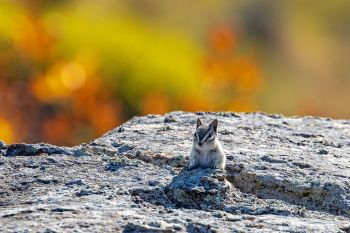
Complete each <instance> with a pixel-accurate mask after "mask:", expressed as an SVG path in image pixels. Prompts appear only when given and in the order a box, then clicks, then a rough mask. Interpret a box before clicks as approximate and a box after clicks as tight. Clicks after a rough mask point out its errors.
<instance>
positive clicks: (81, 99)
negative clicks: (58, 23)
mask: <svg viewBox="0 0 350 233" xmlns="http://www.w3.org/2000/svg"><path fill="white" fill-rule="evenodd" d="M28 9H29V10H28V12H27V13H26V15H25V16H24V17H23V18H22V21H20V25H19V26H18V28H17V29H16V30H15V33H14V34H13V43H11V44H12V45H13V48H9V50H11V49H12V53H14V54H19V55H24V58H25V59H24V63H25V65H27V64H29V66H28V68H26V70H25V71H24V72H23V73H24V75H22V76H20V75H18V73H16V71H15V69H16V66H12V65H13V64H19V66H21V65H22V64H21V63H18V61H17V59H18V56H16V55H11V52H6V51H0V68H4V69H1V70H0V77H5V79H4V80H3V81H1V80H0V100H1V101H2V102H1V108H0V129H1V130H0V139H2V140H5V141H6V142H7V143H10V142H18V141H24V142H38V141H45V142H48V143H53V144H61V145H74V144H79V143H81V142H82V141H86V140H89V139H91V138H94V137H97V136H98V135H101V134H102V133H104V132H106V131H107V130H109V129H111V128H113V127H115V126H117V124H119V123H120V122H122V121H124V120H126V119H127V118H129V117H131V115H130V114H131V113H132V114H135V113H136V114H148V113H159V114H161V113H165V112H168V111H171V110H181V109H183V110H188V111H198V110H204V111H225V110H236V111H249V110H254V109H255V98H254V94H256V93H257V92H258V91H259V90H260V89H261V86H262V80H261V74H260V68H259V65H258V63H257V62H256V61H255V59H254V56H253V55H249V54H248V55H246V54H245V55H238V54H236V47H237V46H238V36H237V35H236V34H235V32H234V31H233V29H232V28H230V27H229V26H220V27H217V28H215V29H214V30H212V32H211V33H210V34H209V35H208V42H209V44H208V47H209V49H208V54H207V56H206V57H205V59H204V60H205V62H204V63H203V77H202V79H201V80H200V83H198V87H197V89H195V90H193V91H192V92H189V91H188V90H187V92H186V93H176V94H174V90H172V91H169V90H167V89H164V87H163V88H162V89H161V90H157V89H155V90H153V91H151V92H150V91H149V90H147V92H146V93H147V94H142V95H143V98H142V99H141V100H137V99H136V101H139V102H138V105H134V106H138V107H130V106H128V105H127V104H126V101H125V100H124V99H122V98H123V97H122V95H120V93H118V92H117V91H116V90H118V89H116V88H115V87H114V89H112V87H111V86H110V85H107V84H106V82H105V81H106V80H107V79H106V77H105V76H104V75H103V73H102V72H101V71H100V70H99V65H98V64H97V63H96V62H94V59H90V60H89V59H86V58H85V59H82V56H81V55H80V54H76V57H75V58H65V57H63V56H62V55H59V54H57V53H55V47H56V43H57V41H56V39H55V38H54V36H52V35H51V34H50V30H48V29H47V28H46V26H45V24H44V23H43V21H42V18H41V17H40V16H39V15H36V14H35V13H34V12H35V11H32V9H31V8H30V7H29V8H28ZM1 58H3V59H1ZM161 59H162V58H161ZM32 64H35V65H36V66H35V65H33V66H31V65H32ZM8 74H11V75H12V76H10V75H8ZM195 78H196V77H194V79H195ZM118 81H119V80H118ZM182 81H183V82H186V81H187V80H182ZM113 82H114V84H115V82H116V81H115V80H113ZM184 85H186V83H185V84H184ZM176 91H178V92H181V90H176ZM170 92H171V93H172V94H170ZM142 95H141V96H142ZM125 107H127V111H126V109H124V108H125ZM130 108H131V109H130Z"/></svg>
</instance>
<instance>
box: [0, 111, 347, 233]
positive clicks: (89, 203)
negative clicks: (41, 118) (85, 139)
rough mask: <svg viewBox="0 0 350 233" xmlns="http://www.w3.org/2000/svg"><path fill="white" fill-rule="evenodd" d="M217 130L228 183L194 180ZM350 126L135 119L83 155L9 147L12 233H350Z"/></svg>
mask: <svg viewBox="0 0 350 233" xmlns="http://www.w3.org/2000/svg"><path fill="white" fill-rule="evenodd" d="M198 116H200V117H201V118H203V119H208V121H209V119H213V118H218V120H219V127H218V129H219V137H220V140H221V141H222V144H223V148H224V150H225V152H226V154H227V158H228V159H227V166H226V170H225V171H220V170H212V169H194V170H187V166H188V154H189V151H190V148H191V143H192V135H193V131H194V129H195V121H196V118H197V117H198ZM349 171H350V121H349V120H332V119H325V118H316V117H305V118H297V117H292V118H287V117H283V116H281V115H269V114H265V113H242V114H237V113H229V112H225V113H209V112H198V113H184V112H172V113H169V114H166V115H165V116H161V115H148V116H145V117H134V118H133V119H131V120H130V121H128V122H126V123H124V124H123V125H121V126H120V127H118V128H115V129H113V130H111V131H109V132H107V133H106V134H105V135H103V136H102V137H100V138H98V139H96V140H93V141H91V142H89V143H85V144H82V145H80V146H76V147H58V146H54V145H49V144H44V143H40V144H12V145H5V144H4V143H2V142H0V208H1V211H0V227H1V231H3V232H29V231H33V232H37V231H39V232H67V231H68V232H73V231H76V232H239V231H243V232H246V231H252V232H255V231H261V232H269V231H270V232H349V229H350V228H349V222H350V174H349Z"/></svg>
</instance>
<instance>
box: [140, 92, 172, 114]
mask: <svg viewBox="0 0 350 233" xmlns="http://www.w3.org/2000/svg"><path fill="white" fill-rule="evenodd" d="M169 107H170V106H169V99H168V97H167V96H166V95H164V94H162V93H160V92H154V93H150V94H148V95H147V96H146V97H145V98H144V100H143V102H142V113H143V114H149V113H153V114H162V113H166V112H168V111H169Z"/></svg>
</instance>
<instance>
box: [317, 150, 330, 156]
mask: <svg viewBox="0 0 350 233" xmlns="http://www.w3.org/2000/svg"><path fill="white" fill-rule="evenodd" d="M318 153H319V154H320V155H326V154H328V151H327V150H325V149H321V150H319V151H318Z"/></svg>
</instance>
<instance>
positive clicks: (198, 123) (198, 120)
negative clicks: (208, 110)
mask: <svg viewBox="0 0 350 233" xmlns="http://www.w3.org/2000/svg"><path fill="white" fill-rule="evenodd" d="M201 125H202V122H201V119H199V117H198V118H197V128H198V127H199V126H201Z"/></svg>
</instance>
